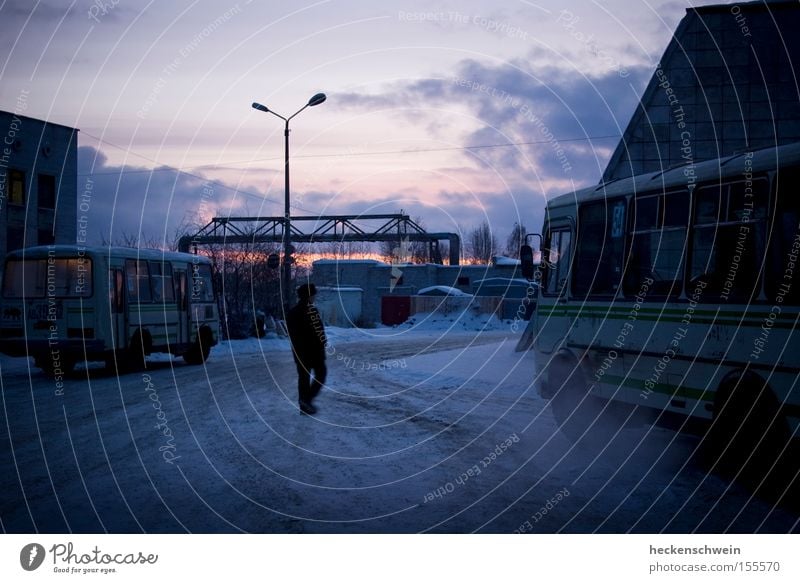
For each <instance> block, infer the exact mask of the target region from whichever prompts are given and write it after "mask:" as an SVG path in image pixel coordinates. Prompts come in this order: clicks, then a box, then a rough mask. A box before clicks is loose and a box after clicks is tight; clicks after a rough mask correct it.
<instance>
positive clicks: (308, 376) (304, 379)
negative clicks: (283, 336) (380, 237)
mask: <svg viewBox="0 0 800 583" xmlns="http://www.w3.org/2000/svg"><path fill="white" fill-rule="evenodd" d="M316 295H317V288H316V286H315V285H314V284H313V283H307V284H304V285H301V286H300V287H298V288H297V297H298V298H299V301H298V302H297V305H296V306H295V307H293V308H292V309H291V310H289V313H288V315H287V317H286V328H287V330H288V332H289V340H290V342H291V344H292V355H293V356H294V362H295V365H297V377H298V379H297V397H298V403H299V405H300V412H301V413H305V414H307V415H313V414H314V413H316V412H317V408H316V407H314V405H313V404H312V401H313V400H314V399H315V398H316V396H317V395H318V394H319V392H320V390H321V389H322V387H323V385H324V384H325V377H326V376H327V374H328V369H327V367H326V366H325V344H326V343H327V338H326V337H325V326H324V325H323V324H322V318H321V317H320V315H319V311H318V310H317V308H316V307H315V306H314V298H315V296H316ZM312 377H313V378H312Z"/></svg>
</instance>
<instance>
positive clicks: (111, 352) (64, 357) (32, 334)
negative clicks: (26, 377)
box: [0, 245, 220, 375]
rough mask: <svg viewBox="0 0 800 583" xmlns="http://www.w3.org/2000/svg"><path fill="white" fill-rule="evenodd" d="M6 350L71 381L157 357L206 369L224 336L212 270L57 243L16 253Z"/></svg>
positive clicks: (5, 315) (2, 336)
mask: <svg viewBox="0 0 800 583" xmlns="http://www.w3.org/2000/svg"><path fill="white" fill-rule="evenodd" d="M0 306H1V307H0V312H1V313H0V352H3V353H4V354H7V355H10V356H27V357H33V359H34V362H35V365H36V366H38V367H39V368H41V369H42V370H43V371H44V372H45V373H47V374H50V375H54V374H56V373H57V374H59V375H63V374H66V373H67V372H69V371H70V370H72V369H73V367H74V366H75V364H76V363H78V362H80V361H105V363H106V366H107V367H108V368H109V369H111V370H114V369H115V368H116V370H119V371H123V370H128V369H140V368H143V367H144V366H145V365H146V362H145V359H146V357H147V356H148V355H149V354H151V353H154V352H166V353H170V354H173V355H179V356H183V358H184V360H185V361H186V362H187V363H190V364H201V363H203V362H205V360H206V359H207V358H208V355H209V352H210V350H211V347H212V346H214V345H215V344H216V343H217V341H218V338H219V329H220V327H219V308H218V305H217V299H216V295H215V291H214V285H213V278H212V270H211V262H210V261H209V259H208V258H206V257H202V256H199V255H191V254H188V253H174V252H166V251H160V250H154V249H135V248H122V247H83V246H78V245H49V246H40V247H28V248H24V249H18V250H16V251H12V252H11V253H9V254H8V255H7V257H6V260H5V266H4V271H3V282H2V304H0Z"/></svg>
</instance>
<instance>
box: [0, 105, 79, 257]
mask: <svg viewBox="0 0 800 583" xmlns="http://www.w3.org/2000/svg"><path fill="white" fill-rule="evenodd" d="M77 152H78V130H76V129H74V128H69V127H66V126H61V125H57V124H51V123H47V122H45V121H42V120H38V119H33V118H30V117H26V116H23V115H16V114H13V113H9V112H5V111H0V205H2V207H1V208H0V256H2V255H5V253H6V252H7V251H10V250H11V249H17V248H20V247H30V246H33V245H43V244H49V243H75V242H76V235H77V184H78V179H77V173H78V154H77ZM15 170H16V171H21V172H22V173H23V174H24V200H23V201H22V204H13V202H12V200H11V197H10V194H11V193H10V190H9V188H10V174H11V173H12V171H15ZM40 176H51V177H53V179H54V182H55V196H56V198H55V201H56V202H55V208H46V207H47V206H53V205H46V204H44V202H43V197H42V196H41V194H42V193H40V184H41V183H40V178H39V177H40ZM53 231H55V240H50V237H51V234H52V233H53ZM0 269H2V268H0Z"/></svg>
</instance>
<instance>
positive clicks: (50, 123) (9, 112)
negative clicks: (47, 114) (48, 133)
mask: <svg viewBox="0 0 800 583" xmlns="http://www.w3.org/2000/svg"><path fill="white" fill-rule="evenodd" d="M2 115H8V116H15V117H18V118H20V119H27V120H30V121H35V122H38V123H43V124H47V125H51V126H58V127H62V128H66V129H68V130H72V131H75V132H79V131H80V130H79V129H78V128H73V127H71V126H68V125H64V124H61V123H55V122H52V121H47V120H45V119H38V118H35V117H30V116H27V115H22V114H20V113H14V112H13V111H6V110H4V109H0V116H2Z"/></svg>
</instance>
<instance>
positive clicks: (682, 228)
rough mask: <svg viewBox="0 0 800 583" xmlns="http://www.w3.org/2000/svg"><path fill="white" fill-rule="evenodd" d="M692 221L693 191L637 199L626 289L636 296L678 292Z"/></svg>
mask: <svg viewBox="0 0 800 583" xmlns="http://www.w3.org/2000/svg"><path fill="white" fill-rule="evenodd" d="M688 223H689V192H688V191H686V190H682V191H677V192H669V193H666V194H653V195H646V196H641V197H639V198H637V199H636V200H635V201H634V208H633V224H632V225H631V246H630V258H629V260H628V266H627V269H626V272H625V281H624V291H625V295H627V296H636V295H639V294H640V293H642V289H643V288H644V287H645V285H646V287H647V288H648V295H655V296H673V297H674V296H678V295H680V292H681V287H682V282H683V266H684V263H683V256H684V248H685V246H686V235H687V225H688Z"/></svg>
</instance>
